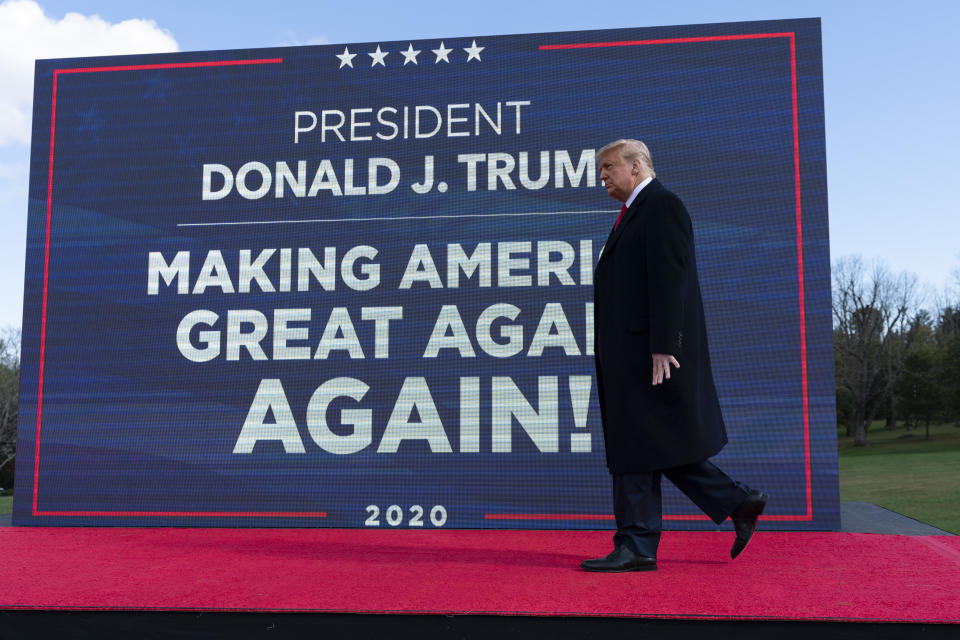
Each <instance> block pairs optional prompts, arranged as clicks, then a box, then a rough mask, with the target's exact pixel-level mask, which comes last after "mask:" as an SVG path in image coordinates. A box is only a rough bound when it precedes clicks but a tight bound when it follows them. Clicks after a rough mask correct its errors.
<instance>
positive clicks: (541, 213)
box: [177, 209, 616, 227]
mask: <svg viewBox="0 0 960 640" xmlns="http://www.w3.org/2000/svg"><path fill="white" fill-rule="evenodd" d="M582 213H604V214H607V215H612V214H614V213H616V211H611V210H609V209H591V210H589V211H530V212H525V213H461V214H458V215H445V216H395V217H385V216H381V217H376V218H335V219H328V218H314V219H312V220H251V221H247V222H179V223H177V226H178V227H225V226H236V225H249V224H306V223H313V222H366V221H378V222H383V221H388V220H434V219H437V218H502V217H516V216H572V215H576V214H582Z"/></svg>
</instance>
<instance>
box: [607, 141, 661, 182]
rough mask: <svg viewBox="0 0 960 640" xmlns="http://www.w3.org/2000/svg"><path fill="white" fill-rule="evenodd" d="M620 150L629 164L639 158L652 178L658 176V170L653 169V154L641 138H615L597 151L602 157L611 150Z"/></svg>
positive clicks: (621, 155)
mask: <svg viewBox="0 0 960 640" xmlns="http://www.w3.org/2000/svg"><path fill="white" fill-rule="evenodd" d="M616 150H619V151H620V157H621V158H622V159H623V161H624V162H626V163H627V164H633V161H634V160H639V161H640V163H641V164H643V166H645V167H646V168H647V173H649V174H650V177H651V178H656V177H657V172H656V171H654V170H653V156H651V155H650V149H648V148H647V145H645V144H643V143H642V142H640V141H639V140H632V139H630V138H621V139H620V140H615V141H613V142H611V143H610V144H608V145H605V146H604V147H602V148H601V149H600V150H599V151H597V157H598V158H602V157H603V156H604V154H606V153H607V152H609V151H616Z"/></svg>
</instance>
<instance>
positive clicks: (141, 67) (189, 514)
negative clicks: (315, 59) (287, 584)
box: [33, 58, 327, 518]
mask: <svg viewBox="0 0 960 640" xmlns="http://www.w3.org/2000/svg"><path fill="white" fill-rule="evenodd" d="M282 62H283V58H262V59H252V60H212V61H205V62H172V63H164V64H135V65H126V66H111V67H80V68H73V69H54V70H53V95H52V98H51V103H50V157H49V163H50V164H49V167H48V171H47V237H46V244H45V246H44V256H43V307H42V316H41V325H40V378H39V386H38V391H37V440H36V448H35V449H34V454H33V515H34V516H62V517H84V516H107V517H109V516H114V517H116V516H120V517H183V518H202V517H208V518H209V517H214V518H223V517H243V518H257V517H260V518H325V517H326V516H327V514H326V513H325V512H323V511H315V512H301V511H296V512H285V511H41V510H40V509H39V508H38V507H37V484H38V482H39V478H40V424H41V415H42V413H43V371H44V361H45V358H44V355H45V353H46V342H47V283H48V279H49V273H50V220H51V217H52V212H53V155H54V143H55V139H56V131H57V80H58V78H59V77H60V75H61V74H70V73H97V72H106V71H147V70H152V69H187V68H198V67H232V66H241V65H259V64H280V63H282Z"/></svg>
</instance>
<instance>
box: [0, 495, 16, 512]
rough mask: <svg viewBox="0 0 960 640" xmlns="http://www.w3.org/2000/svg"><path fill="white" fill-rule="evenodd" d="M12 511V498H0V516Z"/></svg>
mask: <svg viewBox="0 0 960 640" xmlns="http://www.w3.org/2000/svg"><path fill="white" fill-rule="evenodd" d="M12 511H13V496H0V515H3V514H5V513H10V512H12Z"/></svg>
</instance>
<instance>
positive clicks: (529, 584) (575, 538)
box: [0, 527, 960, 622]
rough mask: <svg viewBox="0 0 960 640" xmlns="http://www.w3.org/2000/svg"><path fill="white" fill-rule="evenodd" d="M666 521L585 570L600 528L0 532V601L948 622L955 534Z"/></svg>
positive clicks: (958, 599)
mask: <svg viewBox="0 0 960 640" xmlns="http://www.w3.org/2000/svg"><path fill="white" fill-rule="evenodd" d="M732 540H733V534H732V533H729V532H718V533H712V532H667V533H666V534H665V536H664V539H663V543H662V545H661V549H660V558H659V571H657V572H655V573H626V574H596V573H587V572H584V571H581V570H580V569H579V568H578V563H579V562H580V560H582V559H584V558H588V557H594V556H599V555H605V554H606V553H607V551H608V550H609V549H608V547H609V546H610V533H609V532H595V531H586V532H584V531H456V530H443V531H409V530H404V531H370V530H342V529H336V530H333V529H120V528H35V527H5V528H0V549H3V553H2V557H0V609H13V608H19V609H23V608H27V609H85V610H90V609H96V610H99V609H137V610H156V609H161V610H184V609H187V610H204V611H213V610H231V611H248V610H249V611H313V612H333V611H336V612H367V613H369V612H374V613H376V612H382V613H388V612H389V613H396V612H402V613H450V614H454V613H484V614H519V615H577V616H581V615H582V616H634V617H669V618H716V619H751V620H753V619H767V620H769V619H778V620H784V619H786V620H856V621H884V622H887V621H904V622H906V621H909V622H958V621H960V537H948V536H938V537H907V536H881V535H872V534H857V533H783V532H769V533H768V532H764V531H760V532H759V533H757V534H756V536H755V537H754V539H753V541H752V542H751V543H750V547H749V548H748V549H747V550H746V551H745V552H744V554H743V555H742V556H741V557H740V558H738V559H737V560H736V561H731V560H729V555H728V553H729V548H730V544H731V542H732Z"/></svg>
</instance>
